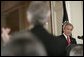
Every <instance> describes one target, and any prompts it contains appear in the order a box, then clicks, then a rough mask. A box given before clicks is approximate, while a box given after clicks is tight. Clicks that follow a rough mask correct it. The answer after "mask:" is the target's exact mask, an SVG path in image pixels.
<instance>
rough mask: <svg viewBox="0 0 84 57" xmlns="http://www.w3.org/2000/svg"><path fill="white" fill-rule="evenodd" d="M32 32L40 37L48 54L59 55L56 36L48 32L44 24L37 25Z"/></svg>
mask: <svg viewBox="0 0 84 57" xmlns="http://www.w3.org/2000/svg"><path fill="white" fill-rule="evenodd" d="M31 32H32V33H33V34H34V35H35V36H37V37H38V39H40V40H41V41H42V43H43V44H44V46H45V48H46V51H47V53H48V56H58V54H56V52H57V49H56V47H57V46H56V42H57V41H56V36H54V35H52V34H50V33H48V32H47V31H46V30H45V29H44V28H43V26H40V25H38V26H35V27H34V28H33V29H31Z"/></svg>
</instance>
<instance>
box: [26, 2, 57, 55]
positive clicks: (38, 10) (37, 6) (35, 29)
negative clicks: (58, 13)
mask: <svg viewBox="0 0 84 57" xmlns="http://www.w3.org/2000/svg"><path fill="white" fill-rule="evenodd" d="M27 16H28V18H27V19H28V21H29V23H30V24H31V26H30V28H29V29H30V31H31V32H32V33H33V34H34V35H35V36H37V37H38V39H40V40H41V41H42V43H43V44H44V46H45V48H46V50H47V53H48V56H57V49H56V42H57V41H56V36H54V35H52V34H50V33H49V32H48V31H47V30H46V29H45V28H44V25H45V24H46V22H47V21H48V19H49V17H50V7H49V1H33V2H31V4H30V6H29V8H28V11H27Z"/></svg>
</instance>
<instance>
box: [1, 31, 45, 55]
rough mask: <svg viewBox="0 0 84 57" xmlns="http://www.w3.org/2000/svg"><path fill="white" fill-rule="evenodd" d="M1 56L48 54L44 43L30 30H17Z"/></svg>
mask: <svg viewBox="0 0 84 57" xmlns="http://www.w3.org/2000/svg"><path fill="white" fill-rule="evenodd" d="M1 56H47V53H46V50H45V47H44V45H43V44H42V43H41V41H40V40H37V38H36V37H35V36H34V35H33V34H32V33H30V32H25V31H24V32H17V33H15V34H13V35H12V36H11V41H9V42H8V43H7V44H6V45H5V46H4V47H3V48H2V49H1Z"/></svg>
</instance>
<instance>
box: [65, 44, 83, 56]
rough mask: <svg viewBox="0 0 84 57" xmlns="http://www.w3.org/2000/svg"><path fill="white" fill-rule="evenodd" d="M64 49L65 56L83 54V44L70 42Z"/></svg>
mask: <svg viewBox="0 0 84 57" xmlns="http://www.w3.org/2000/svg"><path fill="white" fill-rule="evenodd" d="M66 50H67V56H83V44H72V45H70V46H68V47H67V48H66Z"/></svg>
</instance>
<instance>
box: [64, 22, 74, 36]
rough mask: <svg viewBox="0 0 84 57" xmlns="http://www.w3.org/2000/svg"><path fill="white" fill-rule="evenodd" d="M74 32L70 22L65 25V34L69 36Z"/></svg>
mask: <svg viewBox="0 0 84 57" xmlns="http://www.w3.org/2000/svg"><path fill="white" fill-rule="evenodd" d="M72 30H73V25H72V24H71V23H69V22H66V23H64V24H63V33H64V34H65V35H67V36H70V35H71V32H72Z"/></svg>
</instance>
